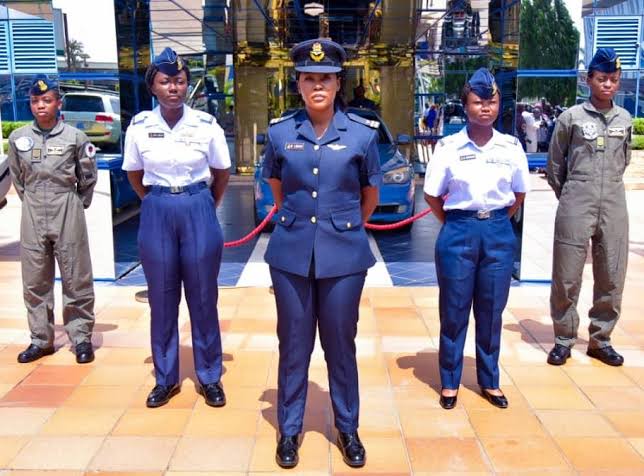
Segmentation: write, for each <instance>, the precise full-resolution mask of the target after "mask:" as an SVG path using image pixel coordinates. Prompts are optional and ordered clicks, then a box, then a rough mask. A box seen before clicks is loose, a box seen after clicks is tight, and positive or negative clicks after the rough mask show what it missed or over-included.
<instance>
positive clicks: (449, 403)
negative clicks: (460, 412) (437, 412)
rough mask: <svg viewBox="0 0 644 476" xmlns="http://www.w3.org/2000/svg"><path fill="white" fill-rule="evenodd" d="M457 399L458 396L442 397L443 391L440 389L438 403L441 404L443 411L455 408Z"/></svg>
mask: <svg viewBox="0 0 644 476" xmlns="http://www.w3.org/2000/svg"><path fill="white" fill-rule="evenodd" d="M457 399H458V394H456V395H454V396H453V397H446V396H445V395H443V389H441V398H439V400H438V403H440V404H441V407H443V408H444V409H445V410H451V409H452V408H454V407H455V406H456V400H457Z"/></svg>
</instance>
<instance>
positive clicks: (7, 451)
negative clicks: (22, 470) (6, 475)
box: [0, 436, 29, 468]
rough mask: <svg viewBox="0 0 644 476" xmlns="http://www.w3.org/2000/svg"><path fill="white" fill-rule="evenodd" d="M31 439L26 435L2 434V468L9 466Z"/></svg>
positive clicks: (0, 443) (0, 439) (0, 437)
mask: <svg viewBox="0 0 644 476" xmlns="http://www.w3.org/2000/svg"><path fill="white" fill-rule="evenodd" d="M28 441H29V438H28V437H26V436H0V468H6V467H8V466H9V462H10V461H11V460H12V459H13V458H14V457H15V456H16V455H17V454H18V452H19V451H20V450H21V449H22V447H23V446H25V444H27V442H28Z"/></svg>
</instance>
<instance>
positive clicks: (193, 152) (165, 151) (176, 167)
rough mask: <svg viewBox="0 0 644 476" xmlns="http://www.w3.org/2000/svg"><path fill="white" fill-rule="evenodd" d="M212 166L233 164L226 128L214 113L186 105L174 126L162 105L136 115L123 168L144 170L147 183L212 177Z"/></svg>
mask: <svg viewBox="0 0 644 476" xmlns="http://www.w3.org/2000/svg"><path fill="white" fill-rule="evenodd" d="M210 167H212V168H214V169H227V168H229V167H230V154H229V152H228V145H227V144H226V137H225V136H224V131H223V129H222V128H221V127H219V124H217V121H216V120H215V118H214V117H212V116H211V115H210V114H207V113H205V112H201V111H195V110H194V109H191V108H190V107H188V106H185V105H184V107H183V116H182V117H181V119H180V120H179V122H177V124H176V125H175V126H174V127H173V128H172V129H171V128H170V127H169V126H168V124H167V123H166V122H165V120H164V119H163V117H162V116H161V112H160V110H159V107H156V108H154V109H153V110H152V111H144V112H141V113H139V114H137V115H136V116H134V118H133V119H132V122H131V123H130V126H129V127H128V129H127V133H126V134H125V146H124V151H123V166H122V168H123V170H126V171H134V170H143V171H144V173H143V185H145V186H148V185H163V186H166V187H172V186H182V185H190V184H192V183H196V182H202V181H210V179H211V175H210Z"/></svg>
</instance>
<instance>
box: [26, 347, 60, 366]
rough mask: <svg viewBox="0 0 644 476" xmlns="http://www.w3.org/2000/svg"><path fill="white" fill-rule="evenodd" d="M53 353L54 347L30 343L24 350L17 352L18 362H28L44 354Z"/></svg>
mask: <svg viewBox="0 0 644 476" xmlns="http://www.w3.org/2000/svg"><path fill="white" fill-rule="evenodd" d="M53 353H54V347H53V346H52V347H48V348H46V349H43V348H42V347H38V346H37V345H36V344H31V345H30V346H29V347H27V348H26V349H25V350H23V351H22V352H20V353H19V354H18V362H19V363H21V364H28V363H29V362H33V361H34V360H38V359H40V358H42V357H44V356H46V355H51V354H53Z"/></svg>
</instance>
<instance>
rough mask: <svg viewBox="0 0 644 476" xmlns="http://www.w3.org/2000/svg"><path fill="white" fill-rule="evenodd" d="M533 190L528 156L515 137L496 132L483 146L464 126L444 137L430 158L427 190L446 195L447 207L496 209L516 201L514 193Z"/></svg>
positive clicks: (451, 208)
mask: <svg viewBox="0 0 644 476" xmlns="http://www.w3.org/2000/svg"><path fill="white" fill-rule="evenodd" d="M529 190H530V172H529V170H528V159H527V157H526V155H525V153H524V152H523V148H522V147H521V144H520V143H519V141H518V139H517V138H516V137H513V136H510V135H507V134H501V133H500V132H497V131H496V130H495V131H494V133H493V135H492V138H491V139H490V140H489V141H488V143H487V144H485V145H484V146H483V147H479V146H477V145H476V144H475V143H474V142H472V140H471V139H470V138H469V136H468V135H467V128H466V127H464V128H463V129H462V130H461V131H460V132H458V133H457V134H454V135H451V136H447V137H445V138H443V139H441V140H440V141H439V142H438V144H437V145H436V149H435V151H434V155H433V156H432V159H431V160H430V161H429V167H428V169H427V173H426V174H425V186H424V191H425V193H426V194H427V195H431V196H433V197H441V196H443V195H445V194H447V195H448V196H447V199H446V200H445V205H444V209H445V210H472V211H478V210H496V209H500V208H505V207H509V206H511V205H512V204H513V203H514V202H515V196H514V192H528V191H529Z"/></svg>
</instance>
